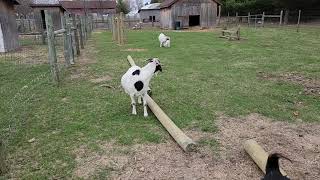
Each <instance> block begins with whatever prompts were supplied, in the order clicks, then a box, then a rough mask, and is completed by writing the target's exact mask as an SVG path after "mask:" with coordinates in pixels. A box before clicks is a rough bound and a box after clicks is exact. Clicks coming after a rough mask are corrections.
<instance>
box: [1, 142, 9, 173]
mask: <svg viewBox="0 0 320 180" xmlns="http://www.w3.org/2000/svg"><path fill="white" fill-rule="evenodd" d="M7 172H8V166H7V163H6V151H5V147H4V143H3V142H2V141H1V139H0V175H3V174H5V173H7Z"/></svg>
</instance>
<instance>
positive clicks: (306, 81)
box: [258, 72, 320, 96]
mask: <svg viewBox="0 0 320 180" xmlns="http://www.w3.org/2000/svg"><path fill="white" fill-rule="evenodd" d="M258 77H260V78H263V79H268V80H273V81H285V82H290V83H293V84H297V85H302V86H303V88H304V93H305V94H308V95H316V96H320V79H312V78H308V77H305V76H303V75H301V74H299V73H294V72H292V73H285V74H281V75H278V76H277V75H272V74H266V73H264V72H259V74H258Z"/></svg>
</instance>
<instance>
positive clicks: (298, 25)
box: [297, 10, 301, 32]
mask: <svg viewBox="0 0 320 180" xmlns="http://www.w3.org/2000/svg"><path fill="white" fill-rule="evenodd" d="M300 18H301V10H299V16H298V23H297V32H299V28H300Z"/></svg>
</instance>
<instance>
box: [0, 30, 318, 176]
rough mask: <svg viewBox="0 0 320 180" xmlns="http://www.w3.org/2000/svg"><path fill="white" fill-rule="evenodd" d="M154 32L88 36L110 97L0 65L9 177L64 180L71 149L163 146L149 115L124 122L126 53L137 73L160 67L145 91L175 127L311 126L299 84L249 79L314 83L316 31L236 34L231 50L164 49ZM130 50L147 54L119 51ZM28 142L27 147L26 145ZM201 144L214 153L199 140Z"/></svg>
mask: <svg viewBox="0 0 320 180" xmlns="http://www.w3.org/2000/svg"><path fill="white" fill-rule="evenodd" d="M159 32H160V31H159ZM159 32H156V31H142V32H140V31H129V32H128V33H127V38H128V43H127V44H126V45H124V46H117V45H115V44H114V43H113V42H112V41H111V33H109V32H104V33H95V34H93V36H92V39H91V43H94V44H93V46H94V47H95V50H96V51H97V52H91V55H90V56H91V57H93V58H95V59H96V61H97V62H96V63H95V64H90V65H87V66H88V70H87V71H86V72H85V73H86V74H88V75H90V76H89V77H93V76H95V77H99V76H104V75H110V76H111V77H112V78H113V79H112V80H111V81H108V82H106V83H108V84H109V85H112V86H114V87H116V89H114V90H113V89H108V88H104V87H100V86H99V85H97V84H94V83H92V82H90V81H89V79H90V78H82V79H75V80H70V79H69V78H68V77H69V76H70V74H71V72H68V71H67V72H66V73H65V74H64V79H63V83H62V84H61V86H59V87H56V86H53V85H52V83H51V82H50V73H49V69H48V65H30V64H29V65H26V64H15V63H12V62H8V61H1V60H0V97H1V101H0V117H1V119H0V132H1V135H2V136H1V137H2V138H4V139H5V142H6V143H7V151H8V153H9V155H8V157H9V161H10V164H11V173H12V176H13V177H19V178H25V179H35V178H37V179H42V178H48V177H55V178H64V177H71V176H72V173H73V171H74V168H75V166H76V162H75V160H74V158H75V154H74V150H75V149H76V148H77V147H79V146H80V145H87V146H88V147H89V148H92V149H93V150H95V149H97V148H98V149H99V147H98V146H97V143H99V142H103V141H110V140H115V142H117V143H118V144H124V145H131V144H135V143H147V142H153V143H159V142H161V141H166V140H170V139H168V136H167V134H166V132H165V130H164V129H163V128H161V125H160V124H159V123H158V121H157V120H156V118H155V117H154V116H153V115H152V114H151V113H150V116H149V117H148V118H144V117H143V113H142V107H141V106H139V107H138V115H137V116H132V115H131V114H130V112H131V107H130V98H129V96H128V95H126V94H125V93H124V92H123V91H122V90H121V89H120V88H118V86H119V85H120V78H121V76H122V74H123V73H124V72H125V71H126V70H127V68H128V63H127V61H126V56H127V55H128V54H130V55H131V56H132V57H133V58H134V59H135V61H136V63H137V64H139V65H144V64H145V60H146V59H147V58H150V57H158V58H160V60H161V62H162V63H163V65H164V67H163V72H162V73H160V74H159V75H158V76H157V77H155V78H154V79H153V80H152V82H151V84H152V90H153V98H154V99H155V101H156V102H157V103H158V104H159V105H160V106H161V107H162V109H163V110H164V111H165V112H166V113H167V114H168V115H169V116H170V117H171V118H172V119H173V121H174V122H175V123H176V124H177V125H178V126H179V127H181V128H198V129H201V130H203V131H208V132H215V130H216V127H215V126H214V120H215V119H216V118H217V114H218V113H221V112H222V113H224V114H226V115H229V116H241V115H247V114H249V113H260V114H262V115H264V116H267V117H270V118H273V119H275V120H285V121H294V120H295V119H296V118H297V117H295V116H293V112H294V111H299V117H298V118H299V119H302V120H303V121H305V122H319V121H320V113H319V112H320V103H319V97H316V96H307V95H304V94H299V92H301V91H303V87H302V86H299V85H294V84H290V83H286V82H275V81H268V80H261V79H259V78H257V73H258V72H260V71H263V72H266V73H271V74H281V73H286V72H298V73H300V74H303V75H305V76H307V77H312V78H315V77H320V71H319V69H320V63H319V62H320V61H319V60H320V52H319V47H320V42H319V41H318V39H319V37H320V35H319V28H311V27H310V28H303V29H302V30H301V32H300V33H297V32H295V30H294V29H291V28H281V29H279V28H275V29H272V28H265V29H246V28H244V29H243V32H242V36H243V37H245V38H247V40H242V41H239V42H237V41H227V40H225V39H220V38H218V36H219V32H167V34H168V35H169V36H171V39H172V47H171V48H169V49H165V48H159V47H158V46H159V44H158V41H157V36H158V34H159ZM129 48H141V49H146V51H142V52H126V51H124V50H126V49H129ZM77 68H80V67H74V68H73V69H77ZM63 98H67V101H63ZM298 101H302V102H303V103H304V106H303V107H301V108H299V109H297V107H296V106H295V105H294V103H292V102H298ZM9 126H10V127H11V128H8V127H9ZM31 138H36V141H35V142H34V143H28V142H27V141H28V140H29V139H31ZM203 144H207V145H210V146H213V147H214V146H216V143H215V142H210V141H206V140H204V141H203ZM213 149H214V148H213ZM108 173H109V172H103V171H101V172H99V174H97V175H96V176H97V177H101V178H102V177H105V176H108ZM6 177H10V175H6Z"/></svg>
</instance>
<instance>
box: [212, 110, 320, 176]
mask: <svg viewBox="0 0 320 180" xmlns="http://www.w3.org/2000/svg"><path fill="white" fill-rule="evenodd" d="M217 126H218V128H219V133H217V135H216V139H217V140H218V142H219V143H220V144H221V149H220V150H221V151H220V156H221V159H222V160H223V161H222V164H226V165H223V166H222V168H219V171H222V172H224V174H227V177H228V178H227V179H259V177H261V176H262V172H261V171H260V170H258V168H257V166H256V165H255V164H254V163H253V161H252V159H251V158H249V156H248V155H247V154H246V152H245V151H244V149H243V142H244V141H246V140H248V139H254V140H256V141H257V142H258V143H259V144H260V145H261V146H262V147H263V148H264V149H265V150H266V151H267V152H269V153H271V152H279V153H282V154H284V155H285V156H287V157H288V158H290V159H291V160H293V163H292V164H291V163H290V162H288V161H283V162H281V163H282V167H283V169H284V170H285V171H286V172H287V174H288V176H290V177H291V178H292V179H319V178H320V131H319V129H320V125H319V124H308V123H299V124H294V123H292V124H289V123H287V122H275V121H272V120H271V119H268V118H266V117H263V116H261V115H258V114H251V115H249V116H247V117H244V118H229V117H223V116H222V117H221V118H220V119H219V120H218V121H217ZM220 166H221V165H220ZM223 169H225V170H224V171H223ZM230 169H231V170H232V172H233V173H230ZM244 172H245V173H244ZM237 177H238V178H237Z"/></svg>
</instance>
